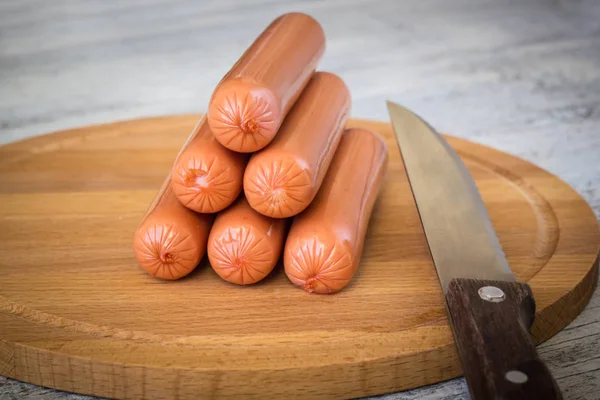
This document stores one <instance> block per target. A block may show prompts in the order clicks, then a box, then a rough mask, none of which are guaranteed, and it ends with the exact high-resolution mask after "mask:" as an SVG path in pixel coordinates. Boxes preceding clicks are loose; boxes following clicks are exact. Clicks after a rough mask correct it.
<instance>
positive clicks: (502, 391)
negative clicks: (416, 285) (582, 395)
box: [446, 279, 562, 400]
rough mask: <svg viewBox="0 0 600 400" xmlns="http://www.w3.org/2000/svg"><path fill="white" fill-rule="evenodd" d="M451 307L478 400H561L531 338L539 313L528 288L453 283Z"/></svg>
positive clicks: (448, 295)
mask: <svg viewBox="0 0 600 400" xmlns="http://www.w3.org/2000/svg"><path fill="white" fill-rule="evenodd" d="M498 289H500V290H501V291H500V290H498ZM446 302H447V306H448V312H449V315H450V322H451V326H452V330H453V332H454V338H455V341H456V347H457V349H458V354H459V356H460V359H461V362H462V367H463V370H464V374H465V377H466V379H467V383H468V385H469V391H470V392H471V397H472V398H473V399H474V400H489V399H510V400H513V399H562V396H561V394H560V390H559V389H558V386H557V385H556V382H555V381H554V379H553V378H552V375H551V374H550V371H549V370H548V368H547V367H546V366H545V365H544V363H543V362H542V361H541V360H540V358H539V356H538V354H537V351H536V349H535V345H534V344H533V341H532V339H531V336H530V334H529V327H530V326H531V323H532V322H533V316H534V314H535V302H534V300H533V295H532V293H531V289H530V288H529V285H527V284H526V283H513V282H502V281H480V280H472V279H454V280H452V281H451V282H450V285H449V286H448V292H447V293H446Z"/></svg>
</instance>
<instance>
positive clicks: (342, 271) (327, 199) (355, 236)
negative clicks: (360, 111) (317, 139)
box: [283, 129, 387, 293]
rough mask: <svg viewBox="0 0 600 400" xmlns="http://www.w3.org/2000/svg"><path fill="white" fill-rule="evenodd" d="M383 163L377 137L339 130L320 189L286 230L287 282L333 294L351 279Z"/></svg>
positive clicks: (383, 152) (382, 146) (383, 148)
mask: <svg viewBox="0 0 600 400" xmlns="http://www.w3.org/2000/svg"><path fill="white" fill-rule="evenodd" d="M386 166H387V147H386V145H385V143H384V142H383V140H382V139H381V138H380V137H379V136H378V135H376V134H374V133H372V132H370V131H367V130H364V129H348V130H346V131H345V132H344V134H343V135H342V140H341V142H340V145H339V147H338V150H337V152H336V154H335V157H334V158H333V162H332V163H331V167H330V168H329V172H328V173H327V176H326V177H325V180H324V181H323V185H322V186H321V189H320V190H319V193H318V194H317V196H316V197H315V199H314V200H313V202H312V203H311V205H310V206H309V207H308V208H307V209H306V211H304V212H303V213H302V214H300V215H298V216H297V217H296V218H295V219H294V222H293V223H292V227H291V228H290V232H289V234H288V238H287V241H286V243H285V250H284V259H283V264H284V269H285V273H286V275H287V276H288V278H289V279H290V280H291V281H292V283H294V284H295V285H297V286H300V287H301V288H303V289H304V290H306V291H307V292H316V293H334V292H337V291H339V290H341V289H342V288H344V287H345V286H346V285H347V284H348V283H349V282H350V280H351V279H352V277H353V276H354V273H355V272H356V269H357V267H358V263H359V261H360V257H361V254H362V248H363V244H364V239H365V234H366V231H367V226H368V223H369V218H370V216H371V211H372V209H373V204H374V203H375V200H376V197H377V192H378V191H379V188H380V186H381V184H382V182H383V177H384V173H385V169H386Z"/></svg>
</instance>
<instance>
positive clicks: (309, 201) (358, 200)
mask: <svg viewBox="0 0 600 400" xmlns="http://www.w3.org/2000/svg"><path fill="white" fill-rule="evenodd" d="M324 50H325V35H324V33H323V29H322V28H321V26H320V25H319V23H318V22H317V21H315V20H314V19H313V18H312V17H310V16H308V15H305V14H302V13H289V14H284V15H282V16H280V17H279V18H277V19H276V20H275V21H273V22H272V23H271V24H270V25H269V26H268V27H267V28H266V29H265V31H264V32H263V33H262V34H261V35H260V36H259V37H258V38H257V39H256V40H255V41H254V43H253V44H252V45H251V46H250V47H249V48H248V50H246V52H245V53H244V54H243V55H242V56H241V58H240V59H239V60H238V61H237V62H236V63H235V65H234V66H233V67H232V68H231V70H230V71H229V72H228V73H227V74H226V75H225V76H224V77H223V79H222V80H221V82H219V84H218V85H217V87H216V89H215V91H214V93H213V95H212V97H211V100H210V104H209V106H208V113H207V115H206V116H204V117H203V118H202V119H201V120H200V121H199V122H198V124H197V125H196V127H195V128H194V130H193V131H192V134H191V135H190V137H189V138H188V140H187V142H186V143H185V144H184V145H183V147H182V149H181V151H180V152H179V155H178V156H177V158H176V160H175V163H174V165H173V170H172V171H171V172H170V173H169V175H168V177H167V178H166V180H165V182H164V184H163V186H162V188H161V189H160V191H159V193H158V195H157V196H156V198H155V200H154V201H153V202H152V204H151V205H150V207H149V209H148V211H147V212H146V215H145V216H144V218H143V219H142V221H141V223H140V225H139V227H138V229H137V231H136V233H135V237H134V252H135V256H136V258H137V260H138V262H139V264H140V265H141V266H142V267H143V268H144V269H145V270H146V271H147V272H148V273H149V274H151V275H153V276H155V277H158V278H163V279H171V280H173V279H179V278H182V277H184V276H186V275H187V274H189V273H190V272H191V271H193V270H194V269H195V268H196V266H197V265H198V263H199V262H200V260H201V259H202V258H203V257H204V255H205V254H208V260H209V262H210V265H211V266H212V268H213V269H214V271H215V272H216V273H217V274H218V275H219V276H220V277H221V278H223V279H224V280H226V281H229V282H232V283H235V284H240V285H247V284H252V283H256V282H258V281H260V280H262V279H263V278H265V277H266V276H267V275H268V274H269V273H270V272H271V271H272V270H273V268H274V267H275V265H276V264H277V262H278V261H279V260H280V259H281V257H282V255H283V264H284V268H285V273H286V274H287V276H288V278H289V279H290V281H291V282H292V283H293V284H295V285H297V286H299V287H301V288H303V289H304V290H306V291H307V292H311V293H312V292H315V293H335V292H337V291H339V290H341V289H342V288H344V287H345V286H346V285H347V284H348V283H349V282H350V280H351V279H352V277H353V276H354V273H355V271H356V269H357V267H358V264H359V261H360V257H361V253H362V247H363V243H364V238H365V235H366V231H367V226H368V222H369V218H370V216H371V211H372V209H373V204H374V203H375V199H376V197H377V193H378V191H379V188H380V186H381V184H382V181H383V175H384V173H385V169H386V165H387V148H386V145H385V143H384V142H383V140H382V139H381V138H380V137H379V136H378V135H377V134H375V133H373V132H369V131H367V130H364V129H345V125H346V122H347V121H348V115H349V111H350V103H351V101H350V92H349V90H348V88H347V87H346V85H345V84H344V82H343V81H342V79H340V78H339V77H338V76H336V75H334V74H332V73H328V72H315V70H316V68H317V64H318V62H319V60H320V59H321V57H322V55H323V53H324Z"/></svg>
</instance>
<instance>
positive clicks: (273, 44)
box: [208, 13, 325, 153]
mask: <svg viewBox="0 0 600 400" xmlns="http://www.w3.org/2000/svg"><path fill="white" fill-rule="evenodd" d="M324 51H325V34H324V33H323V29H322V28H321V26H320V25H319V23H318V22H317V21H315V20H314V19H313V18H312V17H310V16H308V15H306V14H302V13H289V14H284V15H282V16H280V17H279V18H277V19H276V20H274V21H273V22H272V23H271V25H269V26H268V27H267V29H265V30H264V31H263V33H261V35H260V36H259V37H258V38H257V39H256V40H255V41H254V43H252V45H251V46H250V47H249V48H248V49H247V50H246V52H245V53H244V54H243V55H242V56H241V57H240V59H239V60H238V61H237V62H236V63H235V65H234V66H233V67H232V68H231V70H230V71H229V72H228V73H227V74H226V75H225V77H224V78H223V79H222V80H221V82H220V83H219V84H218V85H217V87H216V89H215V91H214V92H213V95H212V97H211V100H210V103H209V106H208V123H209V124H210V127H211V129H212V131H213V133H214V135H215V137H216V138H217V140H218V141H219V142H221V144H223V146H225V147H227V148H229V149H231V150H234V151H238V152H243V153H249V152H254V151H257V150H260V149H262V148H263V147H265V146H266V145H267V144H268V143H269V142H270V141H271V139H273V137H274V136H275V134H276V133H277V130H278V129H279V126H280V125H281V122H282V121H283V119H284V118H285V115H286V114H287V113H288V111H289V110H290V108H291V107H292V105H293V104H294V102H295V101H296V99H297V98H298V96H299V95H300V93H301V92H302V90H303V89H304V87H305V86H306V84H307V83H308V81H309V79H310V77H311V75H312V74H313V72H314V70H315V69H316V66H317V63H318V62H319V60H320V59H321V56H322V55H323V52H324Z"/></svg>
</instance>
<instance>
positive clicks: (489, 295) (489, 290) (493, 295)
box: [477, 286, 506, 303]
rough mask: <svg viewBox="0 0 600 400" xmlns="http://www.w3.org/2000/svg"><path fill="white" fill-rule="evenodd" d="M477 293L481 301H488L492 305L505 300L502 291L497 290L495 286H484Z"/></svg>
mask: <svg viewBox="0 0 600 400" xmlns="http://www.w3.org/2000/svg"><path fill="white" fill-rule="evenodd" d="M477 293H479V297H481V298H482V299H483V300H485V301H490V302H492V303H500V302H501V301H504V299H505V298H506V295H505V294H504V292H503V291H502V289H500V288H497V287H496V286H484V287H482V288H479V290H478V291H477Z"/></svg>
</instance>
